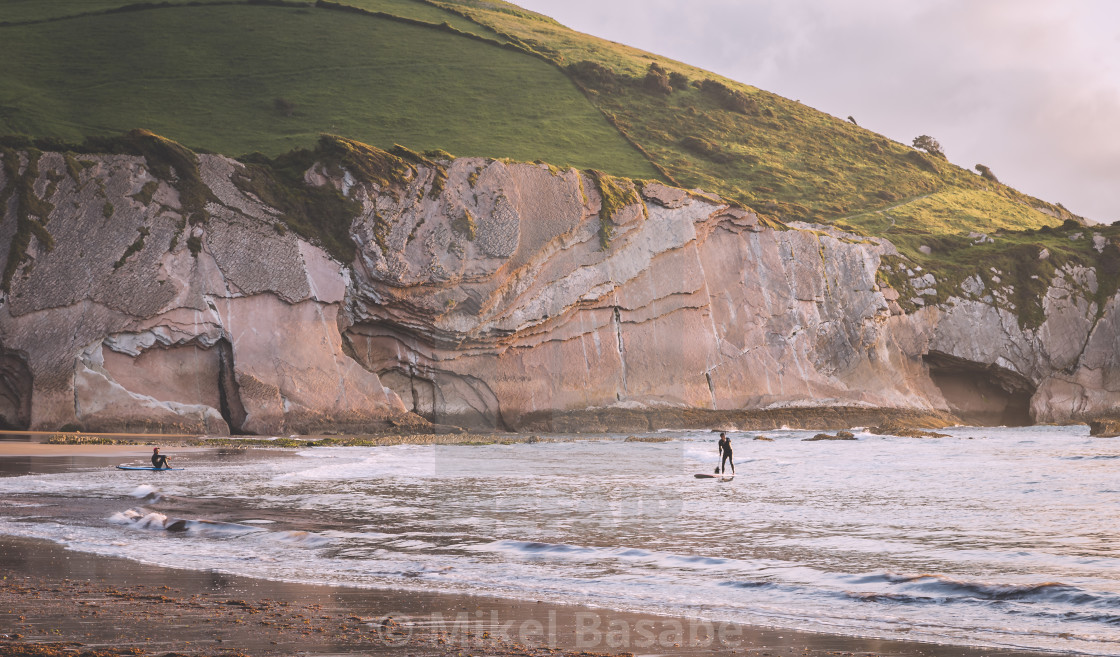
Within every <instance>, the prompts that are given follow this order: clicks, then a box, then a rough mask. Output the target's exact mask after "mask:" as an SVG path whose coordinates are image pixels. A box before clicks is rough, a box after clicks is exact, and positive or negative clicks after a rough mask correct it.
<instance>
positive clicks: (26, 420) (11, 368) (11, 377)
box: [0, 349, 32, 430]
mask: <svg viewBox="0 0 1120 657" xmlns="http://www.w3.org/2000/svg"><path fill="white" fill-rule="evenodd" d="M31 384H32V377H31V368H29V367H28V366H27V360H26V359H24V358H23V357H22V356H20V355H19V354H17V353H15V352H13V351H8V350H5V349H0V429H3V430H13V429H16V430H18V429H29V428H30V427H31Z"/></svg>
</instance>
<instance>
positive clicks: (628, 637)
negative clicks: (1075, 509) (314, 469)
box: [0, 441, 1061, 657]
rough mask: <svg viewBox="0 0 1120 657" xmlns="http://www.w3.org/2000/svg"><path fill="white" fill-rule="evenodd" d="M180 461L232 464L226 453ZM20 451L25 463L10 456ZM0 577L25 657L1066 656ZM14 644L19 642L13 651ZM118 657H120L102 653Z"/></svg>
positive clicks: (121, 574)
mask: <svg viewBox="0 0 1120 657" xmlns="http://www.w3.org/2000/svg"><path fill="white" fill-rule="evenodd" d="M160 444H164V443H162V442H161V443H160ZM178 449H182V450H183V451H189V452H193V453H195V454H199V453H207V452H209V453H215V454H217V453H221V452H229V447H206V446H198V447H190V448H187V447H184V448H177V450H178ZM20 450H23V451H24V452H25V453H23V454H21V455H20V456H18V457H17V456H15V454H16V452H17V451H20ZM240 451H241V450H238V452H239V453H240ZM245 451H250V452H254V453H256V454H258V455H260V456H261V457H263V458H270V459H271V458H284V457H285V455H286V453H287V450H267V451H263V450H258V449H256V447H255V446H248V445H247V446H245ZM147 454H148V452H147V446H146V445H48V444H43V443H28V442H14V441H0V457H2V458H0V476H4V475H5V474H7V475H9V476H12V475H20V474H32V473H45V472H53V473H60V472H66V471H69V470H71V469H74V468H79V467H88V466H90V465H105V464H106V461H107V460H109V459H118V458H121V457H132V456H137V457H146V456H147ZM5 464H6V467H4V466H5ZM0 578H2V579H0V656H4V655H14V654H43V655H48V654H52V653H49V652H33V650H38V648H29V646H32V645H33V644H58V645H56V646H55V647H53V648H48V649H49V650H58V651H62V650H64V649H65V648H67V646H62V647H59V645H61V644H65V643H67V642H69V644H70V645H69V646H68V648H77V647H82V649H83V650H84V649H86V647H92V648H95V649H96V650H104V649H106V648H109V647H112V648H114V649H118V648H128V649H132V648H137V649H140V650H142V651H144V652H141V653H138V654H145V655H146V654H166V653H167V652H169V651H173V652H176V653H182V654H216V652H218V651H220V652H222V653H223V654H230V653H229V652H228V651H229V650H230V649H233V650H237V651H241V653H240V654H247V655H252V656H256V655H261V656H268V657H271V656H273V655H290V654H293V653H295V652H300V653H302V654H309V655H338V654H377V655H384V656H386V657H420V656H421V655H432V656H444V657H452V656H454V657H460V656H461V655H462V656H465V655H467V654H469V655H471V656H472V657H488V656H493V657H497V656H499V655H510V656H520V657H546V656H548V655H557V654H561V653H562V654H563V655H578V654H582V655H584V656H586V655H587V654H589V653H597V654H601V653H606V654H612V655H620V656H621V655H633V654H638V655H653V654H656V655H701V654H703V655H728V656H730V655H744V654H748V655H757V656H758V657H781V656H782V655H793V654H801V655H802V656H803V657H827V656H834V655H837V654H840V655H899V656H914V657H918V656H921V657H950V656H959V657H980V656H981V655H985V656H990V657H1042V656H1045V655H1054V654H1061V653H1055V652H1043V651H1031V650H1014V649H1007V648H984V647H971V646H962V645H952V644H940V643H927V642H920V641H905V640H897V639H875V638H860V637H854V636H848V635H841V634H825V633H817V632H808V631H796V630H787V629H771V628H767V627H761V626H749V625H739V624H731V623H727V624H720V623H705V622H702V621H698V620H696V619H694V618H689V617H672V616H662V615H651V614H638V613H633V612H625V611H615V610H611V609H609V608H606V607H598V606H587V605H578V604H553V603H546V602H542V601H539V600H535V601H534V600H517V599H505V598H500V597H492V596H488V595H474V594H465V593H464V594H460V593H440V592H434V591H428V592H418V591H405V590H394V589H374V588H360V587H354V586H345V585H339V586H332V585H326V584H296V583H286V582H282V581H276V580H266V579H257V578H250V577H244V576H234V575H227V574H222V573H218V572H215V571H207V570H185V569H175V568H168V567H163V566H156V565H149V564H144V563H141V562H137V561H132V560H128V559H124V558H119V557H109V556H101V555H97V554H94V553H89V552H81V551H76V550H71V549H68V548H66V547H64V546H62V545H59V544H57V543H54V542H51V541H48V540H45V539H27V538H18V537H14V536H7V535H0ZM387 617H392V620H385V619H386V618H387ZM853 630H858V628H853ZM14 634H19V635H22V636H21V637H20V638H18V639H13V638H12V637H11V635H14ZM6 636H7V638H5V637H6ZM74 644H81V646H78V645H74ZM21 650H22V651H24V652H19V651H21ZM557 651H559V653H558V652H557ZM57 654H63V653H62V652H58V653H57ZM70 654H73V653H70ZM114 654H124V653H106V655H114Z"/></svg>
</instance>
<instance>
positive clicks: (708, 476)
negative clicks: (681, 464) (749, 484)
mask: <svg viewBox="0 0 1120 657" xmlns="http://www.w3.org/2000/svg"><path fill="white" fill-rule="evenodd" d="M692 476H693V477H696V478H697V479H719V480H720V481H731V480H732V479H734V478H735V475H733V474H729V475H725V474H695V475H692Z"/></svg>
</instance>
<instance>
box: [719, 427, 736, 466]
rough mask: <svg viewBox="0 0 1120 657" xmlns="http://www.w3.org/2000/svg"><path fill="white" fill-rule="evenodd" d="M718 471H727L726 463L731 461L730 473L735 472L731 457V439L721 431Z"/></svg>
mask: <svg viewBox="0 0 1120 657" xmlns="http://www.w3.org/2000/svg"><path fill="white" fill-rule="evenodd" d="M719 455H720V461H719V472H720V473H721V474H722V473H725V472H727V463H731V474H735V461H734V460H732V458H731V439H730V438H728V437H727V434H726V433H723V432H722V431H721V432H720V434H719Z"/></svg>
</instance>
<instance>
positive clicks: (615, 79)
mask: <svg viewBox="0 0 1120 657" xmlns="http://www.w3.org/2000/svg"><path fill="white" fill-rule="evenodd" d="M568 74H569V75H571V76H572V77H573V78H575V79H576V80H578V81H580V82H584V83H587V84H590V85H592V86H596V87H612V86H615V85H617V84H618V83H620V82H621V81H622V78H621V77H620V76H619V75H618V73H615V72H614V71H613V70H611V69H609V68H607V67H606V66H603V65H602V64H600V63H598V62H591V61H586V60H585V61H582V62H576V63H574V64H569V65H568Z"/></svg>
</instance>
